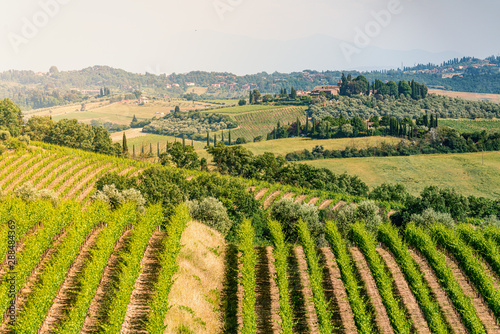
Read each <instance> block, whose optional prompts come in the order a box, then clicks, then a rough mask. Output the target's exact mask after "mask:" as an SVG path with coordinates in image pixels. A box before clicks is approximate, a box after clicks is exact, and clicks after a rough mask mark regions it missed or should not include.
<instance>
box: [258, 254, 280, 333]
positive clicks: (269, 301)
mask: <svg viewBox="0 0 500 334" xmlns="http://www.w3.org/2000/svg"><path fill="white" fill-rule="evenodd" d="M256 252H257V257H258V261H257V265H256V267H255V272H256V286H255V296H256V303H255V304H256V305H255V314H256V315H257V333H259V334H278V333H279V332H280V329H279V328H278V322H279V320H280V317H279V315H278V310H279V290H278V286H277V285H276V282H275V281H274V278H275V277H276V273H275V270H274V263H273V262H274V261H273V253H272V248H271V247H257V248H256Z"/></svg>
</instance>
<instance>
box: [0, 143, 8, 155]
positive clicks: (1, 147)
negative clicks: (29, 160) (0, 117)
mask: <svg viewBox="0 0 500 334" xmlns="http://www.w3.org/2000/svg"><path fill="white" fill-rule="evenodd" d="M5 151H7V146H5V145H4V144H2V143H0V155H2V154H4V153H5Z"/></svg>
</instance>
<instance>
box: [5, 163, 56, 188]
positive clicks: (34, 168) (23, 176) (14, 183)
mask: <svg viewBox="0 0 500 334" xmlns="http://www.w3.org/2000/svg"><path fill="white" fill-rule="evenodd" d="M47 159H49V157H45V158H43V159H42V160H40V161H38V162H37V163H35V164H34V165H33V166H31V168H30V169H26V170H25V171H24V172H22V173H21V174H20V175H18V176H17V177H16V179H15V180H14V181H12V182H11V184H10V185H9V186H8V187H7V188H5V191H6V192H11V191H13V190H14V188H15V187H16V186H17V185H18V184H19V183H20V182H21V181H22V180H23V179H24V178H25V177H26V176H27V175H30V174H31V173H32V172H33V171H35V170H37V168H39V167H40V166H41V165H43V164H44V162H45V161H47ZM28 181H29V180H28Z"/></svg>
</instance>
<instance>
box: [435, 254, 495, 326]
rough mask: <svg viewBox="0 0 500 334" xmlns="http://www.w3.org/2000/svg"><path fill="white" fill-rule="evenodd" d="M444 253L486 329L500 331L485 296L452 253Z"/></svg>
mask: <svg viewBox="0 0 500 334" xmlns="http://www.w3.org/2000/svg"><path fill="white" fill-rule="evenodd" d="M443 255H444V256H445V258H446V263H447V264H448V267H449V268H450V269H451V270H452V271H453V275H455V277H456V279H457V280H458V282H459V283H460V286H461V287H462V290H463V292H464V293H465V295H466V296H467V297H469V298H470V299H471V301H472V305H474V309H475V310H476V313H477V316H478V317H479V319H480V320H481V322H482V323H483V325H484V327H485V328H486V331H487V332H488V333H500V326H499V325H498V322H497V321H496V318H495V316H494V315H493V313H492V312H491V310H490V309H489V308H488V304H487V303H486V301H485V300H484V298H483V297H482V296H481V294H480V293H479V292H478V291H477V290H476V288H475V287H474V286H473V285H472V282H470V281H469V279H468V278H467V276H466V275H465V274H464V273H463V272H462V269H461V268H460V267H459V266H458V264H457V262H456V261H455V259H454V258H453V256H452V255H451V254H446V252H443Z"/></svg>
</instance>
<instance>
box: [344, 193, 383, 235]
mask: <svg viewBox="0 0 500 334" xmlns="http://www.w3.org/2000/svg"><path fill="white" fill-rule="evenodd" d="M335 218H336V221H337V226H338V229H339V232H340V233H341V234H342V236H343V237H347V236H348V234H349V231H350V230H351V225H352V224H354V223H355V222H363V223H364V224H365V227H366V229H367V230H368V231H369V232H371V233H373V234H376V233H377V231H378V228H379V226H380V224H382V217H381V216H380V215H379V207H378V206H377V203H376V202H374V201H371V200H370V201H363V202H361V203H360V204H359V205H358V206H357V207H356V205H354V204H349V205H346V206H344V207H343V208H342V209H341V210H339V212H338V213H337V214H336V217H335Z"/></svg>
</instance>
